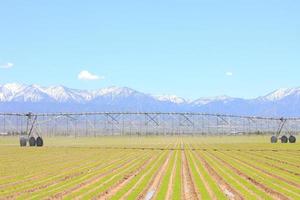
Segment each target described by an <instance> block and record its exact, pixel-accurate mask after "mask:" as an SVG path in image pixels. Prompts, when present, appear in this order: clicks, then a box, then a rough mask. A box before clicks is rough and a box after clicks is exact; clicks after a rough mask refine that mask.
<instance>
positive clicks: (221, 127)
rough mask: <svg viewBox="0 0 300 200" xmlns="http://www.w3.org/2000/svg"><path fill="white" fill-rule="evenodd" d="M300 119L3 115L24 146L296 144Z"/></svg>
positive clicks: (1, 126)
mask: <svg viewBox="0 0 300 200" xmlns="http://www.w3.org/2000/svg"><path fill="white" fill-rule="evenodd" d="M298 132H300V118H275V117H256V116H238V115H226V114H207V113H163V112H86V113H0V133H1V135H20V145H21V146H26V144H27V143H29V145H30V146H43V139H42V136H47V137H51V136H74V137H82V136H94V137H97V136H104V135H119V136H125V135H126V136H128V135H141V136H142V135H166V136H167V135H189V136H197V135H245V134H269V135H272V136H271V142H272V143H277V142H278V141H279V140H280V141H281V142H282V143H288V142H290V143H295V142H296V135H297V134H298Z"/></svg>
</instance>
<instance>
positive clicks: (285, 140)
mask: <svg viewBox="0 0 300 200" xmlns="http://www.w3.org/2000/svg"><path fill="white" fill-rule="evenodd" d="M287 142H288V137H286V136H285V135H284V136H282V137H281V143H287Z"/></svg>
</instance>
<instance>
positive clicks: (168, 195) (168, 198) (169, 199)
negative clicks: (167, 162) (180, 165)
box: [166, 153, 178, 200]
mask: <svg viewBox="0 0 300 200" xmlns="http://www.w3.org/2000/svg"><path fill="white" fill-rule="evenodd" d="M177 159H178V158H177V153H176V155H175V160H174V165H173V168H172V172H171V177H170V182H169V185H168V191H167V194H166V199H167V200H172V194H173V185H174V178H175V173H176V162H177Z"/></svg>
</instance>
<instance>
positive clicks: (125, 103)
mask: <svg viewBox="0 0 300 200" xmlns="http://www.w3.org/2000/svg"><path fill="white" fill-rule="evenodd" d="M0 112H203V113H223V114H235V115H256V116H289V117H292V116H300V88H289V89H278V90H276V91H274V92H271V93H269V94H267V95H265V96H261V97H258V98H254V99H243V98H233V97H229V96H218V97H212V98H199V99H197V100H194V101H191V100H186V99H184V98H181V97H178V96H175V95H151V94H146V93H142V92H139V91H136V90H134V89H131V88H127V87H108V88H102V89H99V90H78V89H71V88H68V87H65V86H51V87H42V86H39V85H25V84H18V83H8V84H4V85H0Z"/></svg>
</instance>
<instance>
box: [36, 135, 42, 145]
mask: <svg viewBox="0 0 300 200" xmlns="http://www.w3.org/2000/svg"><path fill="white" fill-rule="evenodd" d="M43 145H44V141H43V138H41V137H37V138H36V146H38V147H42V146H43Z"/></svg>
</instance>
